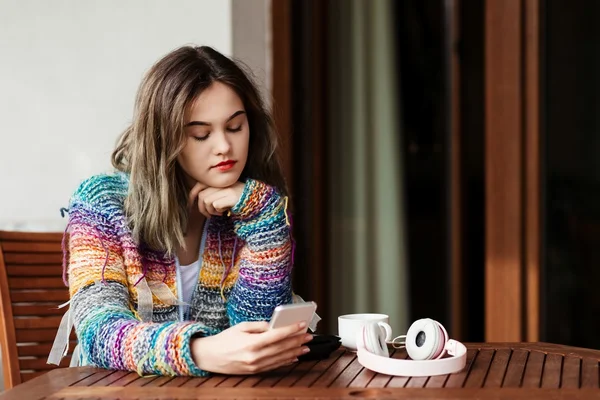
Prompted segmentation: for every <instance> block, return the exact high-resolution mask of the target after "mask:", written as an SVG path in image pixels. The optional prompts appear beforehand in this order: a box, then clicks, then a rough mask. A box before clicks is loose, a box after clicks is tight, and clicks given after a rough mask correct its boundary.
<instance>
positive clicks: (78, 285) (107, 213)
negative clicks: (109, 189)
mask: <svg viewBox="0 0 600 400" xmlns="http://www.w3.org/2000/svg"><path fill="white" fill-rule="evenodd" d="M93 187H97V185H96V186H94V185H93V182H91V181H87V182H84V183H83V184H82V186H80V188H79V189H78V191H77V192H76V193H75V195H74V196H73V198H72V199H71V203H70V207H69V226H70V238H69V253H70V255H69V266H68V277H69V278H68V279H69V292H70V296H71V313H72V318H73V324H74V326H75V332H76V334H77V337H78V339H79V345H80V348H81V355H82V359H83V363H84V364H85V365H93V366H97V367H101V368H107V369H118V370H129V371H137V372H138V373H139V374H158V375H199V376H202V375H206V374H207V373H206V372H205V371H202V370H200V369H199V368H198V367H197V366H196V365H195V363H194V361H193V359H192V356H191V352H190V339H191V337H192V335H207V334H213V333H214V332H210V329H209V328H207V327H206V326H204V325H202V324H199V323H191V322H163V323H154V322H141V321H140V320H139V319H138V318H137V316H136V315H135V314H134V313H133V312H132V311H131V300H130V297H129V291H128V285H127V276H126V270H125V267H124V262H123V246H122V245H121V241H120V236H119V234H118V227H119V225H122V224H118V223H117V222H118V220H119V218H120V217H121V216H122V215H123V213H122V212H121V213H120V215H119V214H118V213H117V217H112V215H113V213H112V212H111V210H115V209H118V208H119V207H120V206H119V205H116V204H111V201H112V200H113V199H112V197H111V196H109V195H107V196H102V193H100V192H99V191H98V190H95V189H93ZM121 208H122V207H121Z"/></svg>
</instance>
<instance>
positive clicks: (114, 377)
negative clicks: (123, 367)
mask: <svg viewBox="0 0 600 400" xmlns="http://www.w3.org/2000/svg"><path fill="white" fill-rule="evenodd" d="M128 374H131V372H129V371H115V372H114V373H113V374H110V375H107V376H105V377H104V378H102V379H100V380H99V381H97V382H94V383H92V384H91V385H89V386H109V385H112V384H113V383H114V382H116V381H118V380H119V379H121V378H123V377H124V376H126V375H128ZM136 375H137V374H136Z"/></svg>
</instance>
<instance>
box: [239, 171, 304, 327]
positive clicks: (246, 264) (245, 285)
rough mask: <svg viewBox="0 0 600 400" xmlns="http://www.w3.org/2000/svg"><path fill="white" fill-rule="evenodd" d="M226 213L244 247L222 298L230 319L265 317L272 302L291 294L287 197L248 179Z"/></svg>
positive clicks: (286, 300)
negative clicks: (235, 273)
mask: <svg viewBox="0 0 600 400" xmlns="http://www.w3.org/2000/svg"><path fill="white" fill-rule="evenodd" d="M231 215H232V219H233V224H234V230H235V233H236V234H237V236H238V237H240V238H241V239H242V240H244V241H245V246H244V247H243V248H242V250H241V253H240V261H239V276H238V279H237V281H236V283H235V285H234V286H233V288H232V291H231V293H230V296H229V299H228V302H227V314H228V316H229V320H230V323H231V325H235V324H237V323H239V322H242V321H268V320H269V319H270V318H271V314H272V313H273V309H274V308H275V307H277V306H278V305H280V304H287V303H290V302H291V299H292V290H291V286H292V285H291V272H292V237H291V231H290V226H289V224H288V222H287V217H286V199H285V198H283V197H282V196H281V195H280V194H279V193H278V192H277V191H276V190H275V188H273V187H271V186H269V185H267V184H265V183H263V182H260V181H256V180H252V179H249V180H248V181H247V182H246V185H245V187H244V191H243V193H242V196H241V198H240V200H239V201H238V203H237V204H236V205H235V206H234V207H233V208H232V209H231Z"/></svg>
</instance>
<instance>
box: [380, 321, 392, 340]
mask: <svg viewBox="0 0 600 400" xmlns="http://www.w3.org/2000/svg"><path fill="white" fill-rule="evenodd" d="M377 324H378V325H379V328H381V330H382V331H383V332H385V342H386V343H388V342H390V341H391V340H392V327H391V326H390V325H389V324H387V323H385V322H378V323H377Z"/></svg>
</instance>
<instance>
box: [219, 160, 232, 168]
mask: <svg viewBox="0 0 600 400" xmlns="http://www.w3.org/2000/svg"><path fill="white" fill-rule="evenodd" d="M233 164H235V161H233V160H226V161H222V162H220V163H218V164H217V165H215V167H224V166H226V165H233Z"/></svg>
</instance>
